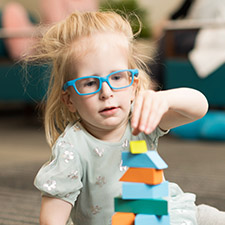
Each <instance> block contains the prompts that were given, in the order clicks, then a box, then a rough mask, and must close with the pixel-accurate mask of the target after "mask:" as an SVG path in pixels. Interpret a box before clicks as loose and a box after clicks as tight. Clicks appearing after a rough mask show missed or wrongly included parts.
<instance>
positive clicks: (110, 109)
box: [100, 107, 118, 115]
mask: <svg viewBox="0 0 225 225" xmlns="http://www.w3.org/2000/svg"><path fill="white" fill-rule="evenodd" d="M117 110H118V107H107V108H104V109H103V110H101V111H100V113H101V114H104V115H112V114H114V113H116V111H117Z"/></svg>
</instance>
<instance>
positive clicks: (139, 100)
mask: <svg viewBox="0 0 225 225" xmlns="http://www.w3.org/2000/svg"><path fill="white" fill-rule="evenodd" d="M142 104H143V96H142V94H139V95H138V96H137V97H136V99H135V102H134V108H133V113H132V119H131V126H132V128H133V129H134V130H135V129H137V127H138V125H139V118H140V114H141V111H142Z"/></svg>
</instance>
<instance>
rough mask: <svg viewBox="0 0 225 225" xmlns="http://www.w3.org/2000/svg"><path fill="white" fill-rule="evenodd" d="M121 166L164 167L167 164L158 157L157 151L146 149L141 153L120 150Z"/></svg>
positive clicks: (160, 168)
mask: <svg viewBox="0 0 225 225" xmlns="http://www.w3.org/2000/svg"><path fill="white" fill-rule="evenodd" d="M122 160H123V166H128V167H145V168H155V169H159V170H162V169H166V168H167V167H168V165H167V164H166V163H165V162H164V160H163V159H162V158H161V157H160V155H159V154H158V152H157V151H153V150H152V151H147V152H145V153H142V154H131V153H130V152H122Z"/></svg>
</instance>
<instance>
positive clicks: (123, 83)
mask: <svg viewBox="0 0 225 225" xmlns="http://www.w3.org/2000/svg"><path fill="white" fill-rule="evenodd" d="M131 75H132V74H131V72H130V71H121V72H118V73H114V74H112V75H110V76H109V77H108V82H109V83H110V85H111V87H112V88H125V87H127V86H129V85H130V84H131V82H132V76H131ZM100 79H101V78H100V77H99V78H95V77H89V78H84V79H79V80H77V81H76V82H75V86H76V88H77V90H78V91H79V93H81V94H87V93H93V92H96V91H98V90H99V87H100Z"/></svg>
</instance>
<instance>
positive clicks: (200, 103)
mask: <svg viewBox="0 0 225 225" xmlns="http://www.w3.org/2000/svg"><path fill="white" fill-rule="evenodd" d="M207 110H208V102H207V100H206V98H205V96H204V95H203V94H202V93H201V92H199V91H197V90H194V89H191V88H177V89H171V90H166V91H159V92H155V91H151V90H147V91H143V92H141V93H140V94H139V95H138V96H137V98H136V99H135V104H134V111H133V116H132V120H131V124H132V127H133V134H134V135H137V134H138V133H140V132H144V133H146V134H149V133H151V132H152V131H153V130H154V129H155V128H156V127H157V126H159V127H160V128H161V129H162V130H168V129H171V128H174V127H177V126H180V125H183V124H186V123H190V122H193V121H195V120H197V119H200V118H202V117H203V116H204V115H205V114H206V112H207Z"/></svg>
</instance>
